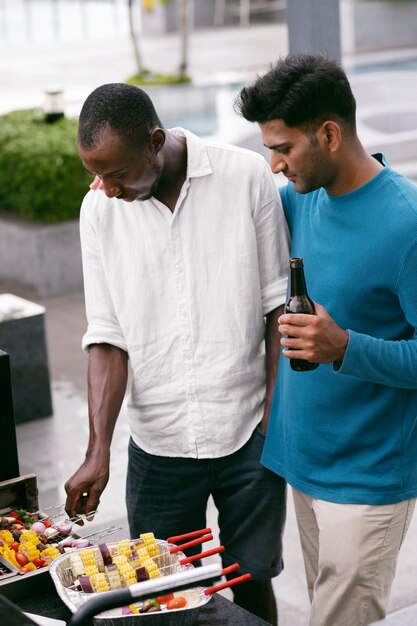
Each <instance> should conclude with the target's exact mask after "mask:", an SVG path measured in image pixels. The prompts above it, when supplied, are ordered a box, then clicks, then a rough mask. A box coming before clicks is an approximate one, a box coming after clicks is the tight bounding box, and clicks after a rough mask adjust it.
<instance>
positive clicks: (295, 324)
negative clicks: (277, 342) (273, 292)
mask: <svg viewBox="0 0 417 626" xmlns="http://www.w3.org/2000/svg"><path fill="white" fill-rule="evenodd" d="M314 306H315V315H306V314H303V313H296V314H294V313H285V314H284V315H281V317H280V318H279V319H278V324H279V326H278V330H279V332H280V333H281V334H282V335H283V337H282V339H281V345H282V346H284V350H283V355H284V356H286V357H287V358H290V359H291V358H292V359H295V358H296V359H305V360H306V361H310V362H313V363H331V362H333V361H343V357H344V354H345V350H346V346H347V343H348V339H349V335H348V333H347V331H346V330H343V328H340V326H338V325H337V324H336V322H335V321H334V320H333V318H332V317H330V315H329V314H328V313H327V311H326V309H325V308H324V307H323V306H321V305H320V304H317V303H316V302H314ZM284 335H285V336H284ZM295 350H296V352H295Z"/></svg>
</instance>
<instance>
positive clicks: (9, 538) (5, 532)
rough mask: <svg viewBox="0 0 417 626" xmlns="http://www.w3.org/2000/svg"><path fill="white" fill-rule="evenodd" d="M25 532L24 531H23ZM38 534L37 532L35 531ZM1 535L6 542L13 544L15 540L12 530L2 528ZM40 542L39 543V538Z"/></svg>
mask: <svg viewBox="0 0 417 626" xmlns="http://www.w3.org/2000/svg"><path fill="white" fill-rule="evenodd" d="M22 534H24V533H22ZM35 534H36V533H35ZM0 537H1V538H2V539H3V541H4V542H5V543H7V544H8V545H10V544H12V543H13V541H14V538H13V535H12V533H11V532H10V530H0ZM38 543H39V539H38Z"/></svg>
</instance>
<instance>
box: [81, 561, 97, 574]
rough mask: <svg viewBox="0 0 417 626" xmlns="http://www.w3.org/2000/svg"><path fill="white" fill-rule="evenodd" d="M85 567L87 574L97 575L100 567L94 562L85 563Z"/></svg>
mask: <svg viewBox="0 0 417 626" xmlns="http://www.w3.org/2000/svg"><path fill="white" fill-rule="evenodd" d="M84 569H85V573H86V575H87V576H90V577H91V576H95V575H96V574H98V573H99V571H98V567H97V565H96V564H95V563H92V564H91V565H84Z"/></svg>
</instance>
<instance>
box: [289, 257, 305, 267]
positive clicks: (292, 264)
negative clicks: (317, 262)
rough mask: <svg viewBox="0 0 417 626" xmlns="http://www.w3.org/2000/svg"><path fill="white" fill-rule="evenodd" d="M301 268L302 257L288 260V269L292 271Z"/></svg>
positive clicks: (302, 265)
mask: <svg viewBox="0 0 417 626" xmlns="http://www.w3.org/2000/svg"><path fill="white" fill-rule="evenodd" d="M302 267H304V264H303V259H302V257H292V258H291V259H290V268H291V269H292V270H295V269H299V268H302Z"/></svg>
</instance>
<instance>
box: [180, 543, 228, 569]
mask: <svg viewBox="0 0 417 626" xmlns="http://www.w3.org/2000/svg"><path fill="white" fill-rule="evenodd" d="M220 552H224V546H217V548H213V549H212V550H207V552H200V554H194V555H193V556H187V557H186V558H185V559H181V560H180V565H187V563H192V562H193V561H198V560H199V559H204V557H206V556H212V554H219V553H220Z"/></svg>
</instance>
